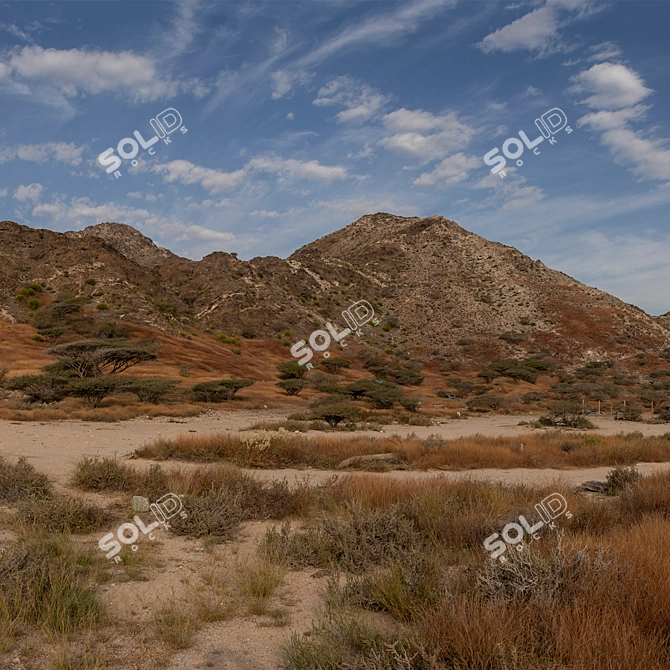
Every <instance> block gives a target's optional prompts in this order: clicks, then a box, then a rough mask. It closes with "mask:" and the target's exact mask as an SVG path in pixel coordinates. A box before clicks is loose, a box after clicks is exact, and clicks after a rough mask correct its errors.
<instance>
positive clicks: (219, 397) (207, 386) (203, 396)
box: [191, 379, 256, 402]
mask: <svg viewBox="0 0 670 670" xmlns="http://www.w3.org/2000/svg"><path fill="white" fill-rule="evenodd" d="M255 383H256V382H254V381H253V380H251V379H220V380H218V381H214V382H202V383H201V384H196V385H195V386H194V387H193V388H192V389H191V391H192V392H193V395H194V396H195V398H196V400H200V401H204V402H223V401H224V400H232V399H233V396H234V395H235V394H236V393H237V392H238V391H239V390H240V389H242V388H245V387H247V386H251V385H252V384H255Z"/></svg>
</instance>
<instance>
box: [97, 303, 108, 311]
mask: <svg viewBox="0 0 670 670" xmlns="http://www.w3.org/2000/svg"><path fill="white" fill-rule="evenodd" d="M95 308H96V309H97V310H99V311H101V312H106V311H107V310H108V309H109V305H108V304H107V303H106V302H99V303H98V304H97V305H96V306H95Z"/></svg>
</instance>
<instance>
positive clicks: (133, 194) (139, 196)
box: [126, 191, 142, 200]
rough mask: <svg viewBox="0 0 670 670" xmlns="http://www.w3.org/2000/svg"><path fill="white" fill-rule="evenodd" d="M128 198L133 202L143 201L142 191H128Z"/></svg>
mask: <svg viewBox="0 0 670 670" xmlns="http://www.w3.org/2000/svg"><path fill="white" fill-rule="evenodd" d="M126 197H127V198H131V199H132V200H141V199H142V193H141V192H140V191H128V193H126Z"/></svg>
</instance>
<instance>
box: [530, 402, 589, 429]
mask: <svg viewBox="0 0 670 670" xmlns="http://www.w3.org/2000/svg"><path fill="white" fill-rule="evenodd" d="M539 423H540V425H542V426H565V427H567V428H595V426H594V425H593V424H592V423H591V422H590V421H589V420H588V419H587V418H586V417H585V416H584V415H583V414H582V406H581V405H580V404H579V403H576V402H570V401H568V400H561V401H559V402H555V403H552V404H551V405H549V412H548V413H547V414H544V415H543V416H541V417H540V418H539Z"/></svg>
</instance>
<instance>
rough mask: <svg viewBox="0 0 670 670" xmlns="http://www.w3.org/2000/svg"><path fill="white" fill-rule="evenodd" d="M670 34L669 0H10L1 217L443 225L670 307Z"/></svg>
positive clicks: (196, 228)
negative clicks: (410, 219) (432, 220)
mask: <svg viewBox="0 0 670 670" xmlns="http://www.w3.org/2000/svg"><path fill="white" fill-rule="evenodd" d="M669 28H670V2H667V1H665V0H629V1H623V2H619V1H610V2H607V1H605V0H529V1H523V0H522V1H520V2H495V1H494V0H486V1H478V0H398V1H395V0H384V1H375V0H365V1H356V0H311V1H308V2H302V1H299V0H291V1H284V0H264V1H260V2H251V1H240V2H237V1H234V2H211V1H210V2H205V1H199V0H184V1H180V2H169V1H163V0H160V1H144V2H142V1H137V0H133V2H95V1H81V2H37V1H23V2H4V3H0V101H1V108H0V109H1V110H2V112H1V113H0V175H1V177H2V179H1V180H0V205H1V206H2V208H3V210H4V211H3V212H2V213H1V214H0V218H1V219H10V220H13V221H16V222H17V223H22V224H26V225H29V226H33V227H37V228H49V229H52V230H57V231H65V230H78V229H81V228H84V227H86V226H89V225H93V224H97V223H101V222H104V221H116V222H119V223H127V224H129V225H132V226H134V227H136V228H137V229H139V230H140V231H142V232H143V233H144V234H145V235H147V236H149V237H151V238H152V239H153V240H155V241H156V242H157V243H158V244H160V245H161V246H165V247H167V248H169V249H171V250H172V251H174V252H175V253H177V254H179V255H182V256H185V257H188V258H193V259H199V258H202V257H203V256H204V255H206V254H208V253H211V252H212V251H218V250H221V251H227V252H236V253H238V255H239V257H240V258H243V259H250V258H253V257H255V256H267V255H273V256H279V257H282V258H284V257H286V256H288V255H290V254H291V253H292V252H293V251H294V250H296V249H298V248H299V247H301V246H302V245H304V244H308V243H309V242H312V241H313V240H315V239H318V238H319V237H322V236H323V235H326V234H328V233H330V232H333V231H335V230H338V229H340V228H342V227H344V226H346V225H348V224H349V223H351V222H353V221H355V220H356V219H358V218H359V217H361V216H363V215H364V214H372V213H375V212H380V211H382V212H390V213H393V214H398V215H402V216H420V217H425V216H433V215H441V216H444V217H446V218H448V219H451V220H454V221H456V222H457V223H459V224H460V225H461V226H463V227H464V228H466V229H467V230H470V231H473V232H475V233H477V234H479V235H482V236H484V237H486V238H488V239H491V240H495V241H497V242H502V243H504V244H508V245H512V246H515V247H517V248H518V249H520V250H521V251H522V252H523V253H525V254H528V255H529V256H531V257H532V258H533V259H537V258H539V259H541V260H542V261H543V262H544V263H545V264H546V265H548V266H550V267H553V268H555V269H558V270H561V271H563V272H565V273H567V274H569V275H571V276H573V277H575V278H576V279H578V280H580V281H583V282H585V283H587V284H589V285H591V286H596V287H598V288H599V289H602V290H605V291H608V292H610V293H612V294H614V295H616V296H617V297H619V298H621V299H623V300H625V301H626V302H630V303H633V304H636V305H638V306H639V307H641V308H643V309H645V310H646V311H648V312H649V313H651V314H661V313H665V312H667V311H669V310H670V272H668V259H669V258H670V226H669V225H668V224H669V223H670V222H669V220H668V211H669V209H668V205H669V204H670V139H669V138H670V115H669V114H668V111H669V110H670V78H669V77H668V73H669V72H670V50H669V49H668V29H669ZM552 110H553V111H552ZM485 158H486V160H485ZM503 160H504V161H505V163H506V165H505V166H504V168H503V169H502V170H500V169H499V168H500V162H502V161H503Z"/></svg>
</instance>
